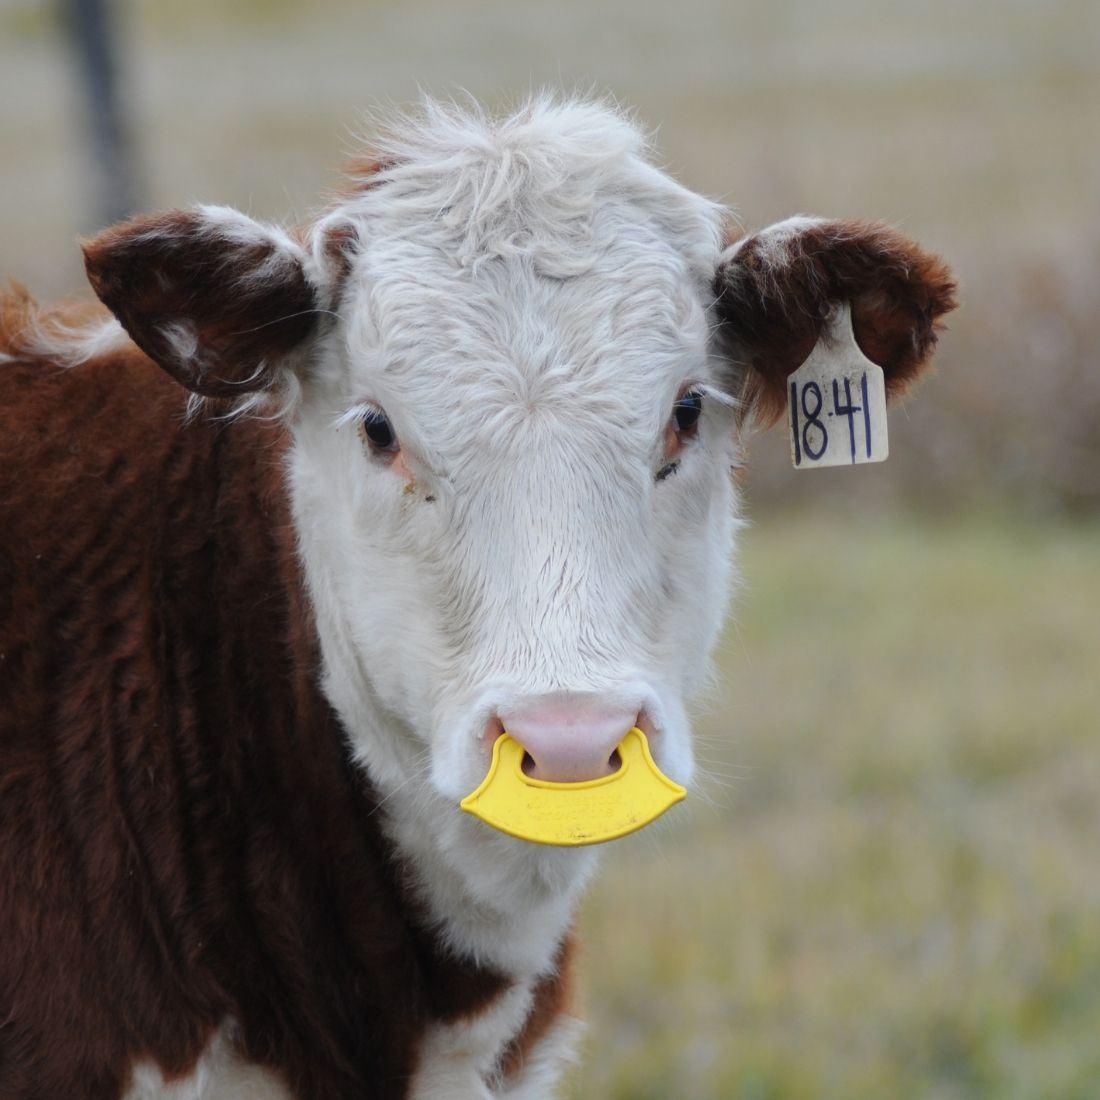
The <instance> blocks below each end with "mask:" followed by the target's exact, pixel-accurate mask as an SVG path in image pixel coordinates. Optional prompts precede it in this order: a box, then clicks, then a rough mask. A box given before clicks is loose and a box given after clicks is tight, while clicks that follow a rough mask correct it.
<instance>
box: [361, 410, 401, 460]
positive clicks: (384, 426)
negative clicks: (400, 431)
mask: <svg viewBox="0 0 1100 1100" xmlns="http://www.w3.org/2000/svg"><path fill="white" fill-rule="evenodd" d="M359 432H360V434H361V435H362V436H363V438H364V439H365V440H366V441H367V442H368V443H369V444H370V445H371V447H373V448H374V450H376V451H382V452H383V453H386V454H392V453H393V452H394V451H396V450H397V449H398V448H397V433H396V432H394V430H393V425H392V424H391V423H390V422H389V419H388V418H387V416H386V414H385V413H384V412H382V410H381V409H371V411H370V412H368V413H367V414H366V415H365V416H364V417H363V419H362V420H360V421H359Z"/></svg>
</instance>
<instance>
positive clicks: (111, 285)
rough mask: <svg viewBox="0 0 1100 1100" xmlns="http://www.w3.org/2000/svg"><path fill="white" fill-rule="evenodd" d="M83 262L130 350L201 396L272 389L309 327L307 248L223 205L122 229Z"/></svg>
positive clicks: (94, 245) (312, 300)
mask: <svg viewBox="0 0 1100 1100" xmlns="http://www.w3.org/2000/svg"><path fill="white" fill-rule="evenodd" d="M84 261H85V266H86V268H87V272H88V280H89V282H91V284H92V288H93V289H94V290H95V292H96V294H97V295H99V297H100V299H101V300H102V301H103V302H104V304H105V305H106V306H107V307H108V308H109V309H110V310H111V312H112V313H114V314H115V316H116V317H118V319H119V321H121V322H122V326H123V328H125V329H126V331H127V332H128V333H129V334H130V336H131V338H132V339H133V341H134V343H136V344H137V345H138V347H140V348H141V349H142V351H144V352H145V353H146V354H147V355H148V356H149V357H150V358H151V359H153V360H154V361H155V362H156V363H158V364H159V365H160V366H161V367H163V368H164V370H166V371H167V372H168V373H169V374H170V375H172V377H173V378H175V379H176V380H177V381H178V382H180V383H182V384H183V385H184V386H186V387H187V388H188V389H189V390H191V391H193V392H194V393H198V394H202V395H204V396H207V397H235V396H239V395H242V394H246V393H254V392H256V391H259V390H264V389H272V388H274V387H275V386H276V385H277V383H278V381H279V374H280V371H281V370H282V369H285V368H286V367H287V366H288V365H290V364H292V363H293V361H294V357H295V356H296V355H297V354H298V353H299V352H300V351H301V349H302V348H303V347H304V346H305V345H306V342H307V340H308V338H309V336H310V335H311V334H312V333H313V331H314V329H315V328H316V326H317V320H318V316H319V310H318V308H317V307H318V304H319V302H318V293H317V289H316V288H315V286H314V285H313V284H312V283H311V280H310V277H309V275H308V271H309V255H308V253H307V252H306V250H305V249H304V248H303V247H302V246H301V245H300V244H299V243H298V242H297V241H295V240H294V239H293V238H292V237H290V236H289V235H288V234H287V233H285V232H283V231H282V230H281V229H276V228H274V227H272V226H267V225H262V224H260V223H259V222H255V221H253V220H252V219H251V218H249V217H247V216H246V215H244V214H241V213H239V212H238V211H236V210H232V209H230V208H228V207H218V206H203V207H198V208H196V209H194V210H186V211H184V210H176V211H172V212H170V213H167V214H159V215H155V216H153V217H146V218H137V219H135V220H133V221H129V222H125V223H123V224H122V225H118V226H115V227H114V228H112V229H108V230H106V231H105V232H103V233H101V234H100V235H99V236H98V237H96V238H95V239H94V240H92V241H89V242H88V243H87V244H86V245H85V246H84Z"/></svg>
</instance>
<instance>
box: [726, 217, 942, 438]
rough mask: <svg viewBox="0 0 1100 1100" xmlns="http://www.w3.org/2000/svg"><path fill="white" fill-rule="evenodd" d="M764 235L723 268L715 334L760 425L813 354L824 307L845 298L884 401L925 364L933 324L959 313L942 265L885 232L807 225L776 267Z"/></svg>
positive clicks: (876, 227)
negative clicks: (743, 370)
mask: <svg viewBox="0 0 1100 1100" xmlns="http://www.w3.org/2000/svg"><path fill="white" fill-rule="evenodd" d="M762 236H763V235H756V236H751V237H749V238H747V239H746V240H745V241H743V242H742V243H741V244H740V247H739V248H738V249H737V251H736V253H735V254H734V256H733V258H732V259H731V260H730V261H729V262H728V263H727V264H725V265H724V266H723V267H722V268H720V270H719V272H718V275H717V278H716V283H715V290H716V294H717V303H718V312H719V316H720V318H721V322H722V331H721V335H722V337H723V338H724V339H725V341H726V342H727V345H728V347H729V350H730V356H731V359H732V361H734V362H735V363H737V364H738V365H740V366H742V367H745V366H747V367H748V368H749V371H748V373H747V375H744V376H743V377H742V378H741V380H740V385H741V386H742V387H743V388H742V396H743V397H744V398H745V401H746V405H747V407H748V408H749V409H750V410H751V412H752V414H753V415H755V416H756V417H758V418H759V419H760V420H761V421H763V422H764V423H771V422H773V421H774V420H775V419H776V418H777V417H779V416H780V415H781V414H782V412H783V409H784V407H785V403H786V392H787V375H789V374H790V373H791V372H792V371H794V370H797V369H798V367H799V366H800V365H801V364H802V362H803V361H804V360H805V358H806V356H808V355H809V354H810V351H811V350H812V349H813V346H814V344H815V343H816V341H817V338H818V336H819V335H820V333H821V326H822V323H823V321H824V318H825V316H826V315H827V313H828V311H829V308H830V307H831V305H832V304H833V303H834V302H838V301H850V302H851V305H852V327H853V329H854V331H855V336H856V340H857V342H858V343H859V345H860V346H861V348H862V349H863V352H864V354H865V355H866V356H867V357H868V358H869V359H871V360H872V361H873V362H875V363H878V364H879V366H881V367H882V368H883V371H884V373H885V376H886V393H887V397H888V398H890V399H894V398H897V397H898V396H900V395H901V394H902V393H904V392H905V390H906V388H907V387H908V386H909V385H910V383H911V382H912V381H913V379H915V378H916V377H917V375H919V374H920V373H921V371H922V370H923V369H924V368H925V367H926V366H927V365H928V363H929V361H930V359H931V356H932V353H933V351H934V350H935V347H936V339H937V331H938V329H939V327H940V323H939V319H940V318H941V317H942V316H943V315H944V314H945V313H948V312H949V311H950V310H952V309H954V308H955V304H956V302H955V291H956V287H955V282H954V279H953V278H952V276H951V272H950V270H949V269H948V267H947V265H946V264H945V263H944V262H943V261H942V260H941V259H940V258H939V257H938V256H934V255H932V254H931V253H928V252H925V251H923V250H922V249H921V248H920V247H918V246H917V245H916V244H914V243H913V242H912V241H910V240H908V239H907V238H905V237H903V236H902V235H901V234H899V233H897V232H895V231H894V230H892V229H890V228H889V227H887V226H884V225H880V224H876V223H872V222H858V221H833V222H824V223H821V224H818V225H813V226H811V227H809V228H807V229H805V230H804V231H802V232H801V233H800V234H799V235H798V236H797V237H795V238H793V239H791V240H790V241H788V242H787V243H786V251H785V255H784V256H783V257H782V260H781V261H780V262H776V261H775V260H774V258H773V257H772V256H770V255H769V252H768V249H767V246H766V241H765V240H763V239H762Z"/></svg>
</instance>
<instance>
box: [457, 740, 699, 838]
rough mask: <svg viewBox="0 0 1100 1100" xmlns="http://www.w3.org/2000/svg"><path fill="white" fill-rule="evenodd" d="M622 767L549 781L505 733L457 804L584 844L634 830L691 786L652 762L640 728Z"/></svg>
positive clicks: (503, 825)
mask: <svg viewBox="0 0 1100 1100" xmlns="http://www.w3.org/2000/svg"><path fill="white" fill-rule="evenodd" d="M618 752H619V761H620V766H619V770H618V771H616V772H614V773H613V774H611V775H605V776H602V777H601V778H600V779H588V780H584V781H583V782H580V783H551V782H548V781H547V780H545V779H535V778H534V777H532V776H529V775H527V774H526V773H525V772H524V770H523V757H524V748H523V746H522V745H521V744H520V743H519V742H518V741H516V740H515V738H513V737H510V736H509V735H508V734H507V733H502V734H501V735H500V737H498V738H497V740H496V744H494V745H493V759H492V762H491V763H490V764H489V771H488V774H487V775H486V776H485V778H484V779H483V780H482V781H481V784H480V786H479V787H478V788H477V790H476V791H474V792H473V794H470V795H467V796H466V797H465V798H464V799H463V800H462V802H461V803H460V804H459V805H460V806H461V807H462V809H464V810H465V811H466V812H467V813H470V814H473V815H474V817H477V818H480V819H481V820H482V821H484V822H485V823H486V824H487V825H492V826H493V828H494V829H499V830H500V831H501V832H503V833H508V834H509V836H514V837H519V839H520V840H530V841H532V842H533V843H535V844H556V845H562V846H564V847H578V846H580V845H583V844H602V843H603V842H604V841H607V840H617V839H618V838H619V837H621V836H626V835H627V834H628V833H633V832H634V831H635V830H637V829H640V828H642V826H643V825H648V824H649V823H650V822H651V821H653V820H655V819H656V818H658V817H660V816H661V814H663V813H664V812H665V810H667V809H669V808H670V807H672V806H675V805H676V803H677V802H679V801H680V800H681V799H682V798H683V797H684V796H685V795H686V794H687V792H686V791H685V790H684V788H683V787H681V786H680V784H679V783H674V782H673V781H672V780H671V779H669V778H668V776H667V775H664V774H663V773H662V772H661V770H660V768H658V767H657V765H656V764H655V763H654V762H653V757H652V756H651V755H650V752H649V743H648V742H647V741H646V736H645V734H644V733H643V732H642V731H641V730H640V729H638V728H637V727H635V728H634V729H632V730H631V731H630V732H629V733H628V734H627V735H626V737H624V738H623V740H622V742H621V743H620V745H619V749H618Z"/></svg>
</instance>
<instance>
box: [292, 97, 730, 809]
mask: <svg viewBox="0 0 1100 1100" xmlns="http://www.w3.org/2000/svg"><path fill="white" fill-rule="evenodd" d="M576 113H577V117H576V118H573V119H569V118H563V117H559V118H557V119H551V120H548V119H546V118H540V117H537V116H536V117H532V118H530V119H528V120H527V121H526V122H516V123H513V125H512V126H511V127H510V128H505V129H504V130H503V131H502V132H499V133H497V134H495V135H492V136H490V135H489V134H487V133H484V132H483V133H477V132H475V131H474V130H473V129H472V130H471V132H470V133H468V134H466V135H453V138H454V140H455V141H456V142H457V143H458V145H457V147H456V148H455V149H450V148H446V147H445V148H443V149H439V148H433V150H432V151H431V155H429V154H428V153H426V152H423V151H422V152H421V154H420V156H419V158H418V157H417V151H416V150H409V149H406V150H391V151H390V152H391V157H392V159H393V161H394V162H396V165H397V166H396V167H392V168H390V169H388V170H386V171H384V172H383V173H382V174H381V175H380V176H378V177H377V178H375V179H372V180H371V181H370V186H367V187H365V188H364V189H363V190H362V191H361V192H360V193H359V195H358V196H356V197H355V198H353V199H352V200H350V201H349V202H348V203H346V204H344V205H343V206H342V207H341V208H340V209H339V210H338V211H337V212H336V213H335V214H334V215H333V216H332V217H331V218H330V219H329V222H328V224H322V226H320V227H319V230H318V231H319V232H320V233H322V234H323V233H326V232H327V233H331V232H333V231H334V229H335V228H337V227H350V228H351V229H352V230H353V232H354V243H353V244H352V245H351V246H350V247H347V246H346V245H345V256H346V261H345V262H347V264H348V270H347V271H346V274H345V275H344V276H343V281H342V285H341V289H340V293H339V296H338V303H337V305H336V313H337V319H336V322H335V324H334V325H333V327H332V329H331V331H330V332H329V334H328V335H327V336H326V337H325V340H324V345H323V349H322V350H321V352H320V354H319V355H318V357H317V365H316V366H315V368H314V370H313V372H312V374H311V376H310V379H309V381H308V382H307V383H306V384H305V385H304V391H303V395H302V400H301V404H300V406H299V408H298V410H297V412H296V415H295V419H294V422H293V424H294V428H293V430H294V437H295V450H294V459H293V470H294V484H295V494H296V499H297V501H298V506H299V508H300V510H301V515H300V527H301V529H302V532H303V538H304V542H305V551H306V559H307V561H311V560H312V561H313V562H314V563H315V565H316V571H315V574H314V576H315V581H314V583H315V587H317V586H319V585H320V586H323V587H324V588H325V589H326V593H327V599H328V602H329V611H330V614H331V615H332V616H333V617H338V619H339V622H340V626H339V632H340V633H342V634H343V637H344V639H345V643H346V649H347V655H348V657H349V664H348V671H347V675H348V676H354V675H355V671H354V669H358V670H360V671H361V673H362V675H363V676H365V677H366V678H367V679H368V680H369V682H370V687H371V693H372V697H373V703H374V706H375V707H376V709H377V711H378V712H379V713H382V714H384V715H385V716H386V719H388V721H386V720H383V719H379V718H375V720H374V721H373V722H371V721H369V720H368V721H367V722H365V723H364V724H365V725H368V726H369V725H374V726H376V727H377V736H376V738H375V740H376V741H378V742H382V743H372V735H371V734H370V733H369V732H365V733H364V734H363V736H364V740H363V742H362V744H360V745H357V748H359V749H360V751H361V752H362V753H363V755H364V757H365V759H366V760H367V762H368V763H369V764H371V765H373V767H374V768H375V770H378V769H379V768H382V769H386V768H387V767H388V769H389V770H390V772H391V773H392V774H391V776H390V778H391V780H392V781H397V782H400V781H401V779H402V778H403V777H404V776H406V775H407V774H408V772H409V771H410V769H416V768H421V769H424V770H427V771H428V772H429V774H430V776H431V781H432V783H433V785H434V786H435V788H436V789H437V790H438V791H439V792H440V793H442V794H443V795H445V796H446V797H447V798H448V799H449V800H451V801H452V802H453V803H457V801H458V800H459V799H460V798H461V797H462V796H463V795H464V794H467V793H469V791H470V790H472V789H473V787H474V786H476V785H477V783H478V782H479V781H480V779H481V778H482V777H483V776H484V774H485V770H486V767H487V764H488V759H489V753H490V749H491V745H492V741H493V740H494V739H495V736H496V734H497V733H498V732H499V730H500V728H501V725H502V724H503V725H505V726H507V728H508V729H509V731H510V732H512V733H513V735H515V736H516V737H517V739H519V740H520V741H521V742H523V743H524V744H525V746H526V747H527V749H528V752H529V754H530V756H531V757H532V761H533V762H532V767H533V768H534V770H535V773H536V774H540V775H542V776H544V777H547V778H554V779H579V778H589V777H592V776H595V775H600V774H604V773H605V771H606V769H607V768H608V766H609V764H608V758H609V757H610V756H611V754H612V752H613V751H614V748H615V746H616V745H617V743H618V741H619V740H621V738H622V736H623V735H624V734H625V733H626V731H627V730H628V729H629V728H630V727H631V726H633V725H635V724H637V723H639V722H641V724H642V725H643V728H645V729H646V730H647V732H648V733H649V734H650V738H651V742H652V744H653V749H654V753H655V756H656V758H657V760H658V762H659V763H660V764H661V765H662V766H663V767H664V768H665V769H666V770H667V771H668V772H669V773H670V774H671V775H673V776H674V777H675V778H677V779H679V780H681V781H687V780H688V779H689V778H690V774H691V760H692V757H691V747H690V740H689V728H688V719H687V716H686V706H687V704H688V703H689V702H690V700H691V697H692V695H693V694H694V693H695V692H696V691H697V690H698V688H699V686H700V681H701V679H702V678H703V676H704V675H705V671H706V667H707V654H708V650H709V649H710V646H711V644H712V641H713V638H714V635H715V632H716V631H717V629H718V626H719V624H720V621H721V617H722V613H723V610H724V607H725V592H726V585H727V575H728V565H727V563H728V561H729V557H730V550H731V540H732V535H733V516H734V507H733V499H732V498H733V488H732V485H731V480H730V476H729V468H730V464H731V459H732V450H733V446H734V432H733V425H732V421H733V413H732V410H731V409H730V407H729V405H730V401H729V399H728V398H727V397H725V396H724V395H723V393H722V391H721V390H720V388H719V384H718V382H719V380H718V378H717V377H716V365H715V363H714V362H713V361H712V360H713V349H712V344H711V339H710V330H711V327H712V324H713V319H712V317H711V316H710V315H709V312H708V311H709V308H710V306H711V301H712V298H713V289H712V284H713V277H714V270H715V264H716V262H717V258H718V254H719V250H720V247H721V227H720V218H719V212H718V211H717V209H716V208H715V207H714V206H713V205H712V204H710V203H708V202H705V201H704V200H702V199H699V198H697V197H696V196H694V195H691V194H690V193H688V192H686V191H684V190H683V189H681V188H679V187H678V186H677V185H675V184H673V183H672V182H671V181H670V180H668V179H667V178H665V177H663V176H661V175H659V174H658V173H656V172H655V171H653V170H652V169H651V168H649V167H648V166H646V165H645V164H644V162H642V161H641V160H640V159H639V158H638V157H637V156H636V155H635V149H634V148H632V146H636V145H637V143H638V138H637V136H636V135H635V134H634V133H633V131H631V130H630V129H629V128H628V127H627V126H626V125H625V124H624V123H623V122H621V121H620V120H619V119H618V118H616V117H615V116H613V115H610V114H608V113H606V112H604V111H594V110H593V109H591V108H589V109H588V110H587V113H583V112H576ZM551 123H553V125H551ZM473 125H474V124H473V123H471V126H473ZM577 127H586V128H588V129H589V130H591V129H592V128H593V127H599V128H600V131H601V132H600V133H599V134H592V133H582V134H581V135H578V134H575V133H573V132H572V131H573V129H574V128H577ZM582 139H583V140H584V141H585V142H586V144H587V145H588V146H589V149H588V159H587V160H586V159H584V158H583V157H581V156H580V155H579V154H580V152H581V151H580V150H577V149H575V148H572V147H571V146H573V145H576V143H577V141H579V140H582ZM597 139H600V140H602V141H604V142H606V143H607V145H608V146H609V147H610V151H609V152H608V153H607V154H606V155H605V156H603V157H601V156H595V157H594V156H593V154H592V150H591V148H590V146H591V144H592V143H594V142H596V140H597ZM555 142H556V144H555ZM597 147H598V146H597ZM494 193H495V194H496V201H495V202H494V201H493V200H492V199H491V198H488V199H487V198H486V197H485V195H486V194H489V195H490V196H492V195H493V194H494ZM445 205H446V206H447V207H448V212H447V213H439V212H438V211H439V208H441V207H443V206H445ZM318 577H323V578H324V579H323V581H319V580H317V579H316V578H318ZM351 658H353V661H352V660H351ZM338 678H339V677H337V679H338ZM343 686H344V688H345V690H347V691H348V693H349V694H351V689H350V687H349V686H348V685H343ZM334 689H335V691H336V692H337V693H339V691H340V690H341V685H339V684H334ZM395 725H396V727H397V728H398V729H399V730H400V734H399V735H398V736H397V737H395V733H394V727H395ZM395 741H397V742H398V743H395ZM401 742H403V743H401ZM456 812H457V809H456Z"/></svg>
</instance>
